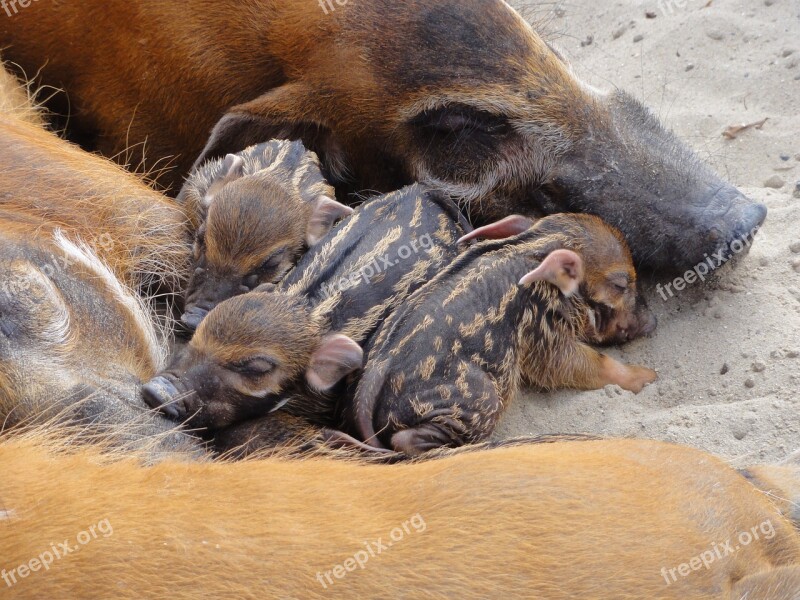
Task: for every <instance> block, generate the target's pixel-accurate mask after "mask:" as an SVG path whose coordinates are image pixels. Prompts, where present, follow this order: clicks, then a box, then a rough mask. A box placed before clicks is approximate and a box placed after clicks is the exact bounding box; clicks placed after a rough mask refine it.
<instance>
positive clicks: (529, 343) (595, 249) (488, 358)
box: [348, 215, 655, 454]
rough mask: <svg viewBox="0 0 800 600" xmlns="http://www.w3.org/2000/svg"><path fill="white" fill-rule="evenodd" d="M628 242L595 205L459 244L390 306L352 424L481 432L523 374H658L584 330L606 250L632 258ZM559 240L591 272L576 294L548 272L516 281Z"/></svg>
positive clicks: (395, 444)
mask: <svg viewBox="0 0 800 600" xmlns="http://www.w3.org/2000/svg"><path fill="white" fill-rule="evenodd" d="M623 244H624V242H622V241H621V239H620V238H619V234H618V232H615V231H613V230H612V229H611V228H609V227H608V226H606V225H605V224H604V223H603V222H602V221H601V220H600V219H597V218H596V217H588V216H583V215H555V216H551V217H546V218H544V219H542V220H540V221H539V222H537V223H536V224H535V225H534V226H533V227H532V228H531V229H530V230H528V231H527V232H525V233H523V234H521V235H518V236H516V237H514V238H510V239H509V240H503V241H492V242H484V243H482V244H480V245H478V246H476V247H474V248H472V249H471V250H469V251H467V252H466V253H464V254H462V255H461V256H460V257H459V258H458V259H457V260H456V261H455V262H454V263H453V264H451V265H450V266H449V267H448V268H447V269H445V270H443V271H442V272H441V273H439V274H438V275H437V277H436V278H434V279H433V280H432V281H431V282H430V283H428V284H427V285H425V286H424V287H423V288H422V289H420V290H419V291H417V292H416V293H415V294H414V295H412V296H411V297H410V298H409V300H408V301H407V302H406V303H405V304H404V305H403V306H401V307H399V308H398V310H396V311H395V312H394V313H392V315H391V316H390V317H389V318H388V319H387V320H386V321H385V323H384V324H383V325H382V327H381V328H380V330H379V332H378V334H377V335H376V337H375V338H374V340H372V341H371V342H370V344H369V345H368V347H367V361H368V362H367V366H366V368H365V371H364V375H363V377H362V378H361V380H360V382H359V383H358V387H357V391H356V393H355V400H354V402H353V404H352V406H350V407H349V410H348V417H349V422H350V426H351V428H352V433H354V435H356V437H358V438H359V439H361V440H364V441H366V442H367V443H370V444H372V445H374V446H375V447H378V448H392V449H394V450H401V451H406V452H410V453H412V454H413V453H419V452H422V451H427V450H430V449H432V448H436V447H438V446H442V445H444V446H452V445H461V444H464V443H474V442H480V441H482V440H484V439H486V438H487V437H488V436H489V435H490V434H491V433H492V431H493V429H494V427H495V425H496V423H497V420H498V418H499V416H500V415H501V414H502V412H503V410H504V409H505V407H506V405H507V403H508V402H509V401H510V400H511V398H512V397H513V395H514V394H515V392H516V390H517V389H518V388H519V387H520V386H521V384H523V383H526V384H530V385H534V386H538V387H541V388H545V389H554V388H559V387H572V388H578V389H593V388H598V387H602V386H603V385H605V384H607V383H619V384H621V385H625V384H626V383H631V382H627V381H623V379H622V378H620V379H619V380H617V381H612V380H611V379H612V378H613V377H614V376H615V375H616V374H617V373H616V369H620V370H621V372H622V373H626V374H628V373H629V372H628V370H629V369H631V370H633V372H634V373H636V374H637V375H638V376H639V377H645V378H650V377H653V376H654V375H655V374H654V373H653V372H652V371H649V370H645V369H642V370H641V371H639V368H637V367H625V366H624V365H619V364H616V363H614V362H613V361H611V359H610V358H609V357H607V356H604V355H602V354H600V353H599V352H597V351H596V350H594V349H592V348H591V347H589V346H588V345H586V344H585V343H584V342H583V339H584V335H585V332H586V330H587V329H589V328H590V323H589V321H590V319H591V317H592V314H593V311H592V310H590V308H589V306H590V301H592V300H593V298H594V297H595V296H597V295H598V294H600V293H601V292H602V290H601V289H600V288H602V287H603V281H604V278H603V277H602V273H604V272H605V271H606V270H607V269H608V268H609V267H610V266H612V265H610V264H609V260H610V259H608V257H612V256H616V257H619V256H622V257H627V258H626V259H625V260H627V261H628V266H629V268H630V269H631V270H632V264H630V256H629V255H628V254H627V253H626V252H625V251H624V247H623ZM560 249H568V250H571V251H573V252H576V253H577V254H578V255H579V256H582V257H583V260H584V263H585V269H586V275H585V280H584V282H583V283H582V284H581V287H580V293H579V294H578V295H577V296H573V297H566V296H565V295H564V294H562V293H561V292H560V291H559V289H558V288H557V287H555V286H554V285H551V284H550V283H548V282H543V281H540V282H537V283H534V284H533V285H531V286H521V285H520V284H519V281H520V278H521V277H522V276H524V275H525V274H526V273H528V272H530V271H531V270H532V269H534V268H536V267H537V266H538V265H540V264H541V263H542V261H544V260H545V258H546V257H548V256H549V255H550V254H551V253H552V252H554V251H556V250H560ZM596 288H597V289H596ZM629 389H631V388H629ZM639 389H641V388H639ZM633 391H638V389H633Z"/></svg>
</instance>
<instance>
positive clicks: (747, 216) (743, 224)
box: [730, 203, 767, 243]
mask: <svg viewBox="0 0 800 600" xmlns="http://www.w3.org/2000/svg"><path fill="white" fill-rule="evenodd" d="M766 218H767V207H766V206H764V205H763V204H759V203H753V204H750V205H748V206H746V207H745V208H744V209H743V210H742V211H741V213H740V215H739V218H738V222H737V224H736V225H735V226H734V229H733V236H732V237H731V239H730V243H733V242H735V241H737V240H739V241H743V242H746V241H749V240H750V239H751V238H752V237H753V236H754V235H755V234H756V232H757V231H758V229H759V228H760V227H761V226H762V225H763V224H764V221H765V220H766Z"/></svg>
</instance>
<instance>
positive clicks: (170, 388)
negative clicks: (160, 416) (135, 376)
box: [141, 376, 180, 420]
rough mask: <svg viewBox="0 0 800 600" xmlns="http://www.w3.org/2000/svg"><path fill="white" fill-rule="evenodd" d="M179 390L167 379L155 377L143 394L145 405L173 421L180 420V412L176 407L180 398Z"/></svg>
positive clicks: (143, 389)
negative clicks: (176, 402)
mask: <svg viewBox="0 0 800 600" xmlns="http://www.w3.org/2000/svg"><path fill="white" fill-rule="evenodd" d="M178 393H179V392H178V388H177V387H176V386H175V384H174V383H172V381H170V380H169V379H167V378H166V377H163V376H159V377H154V378H153V379H151V380H150V381H149V382H148V383H146V384H145V385H144V386H142V390H141V394H142V399H143V400H144V402H145V404H147V406H149V407H150V408H152V409H154V410H159V411H161V412H162V413H164V414H165V415H166V416H168V417H169V418H171V419H174V420H178V419H179V418H180V414H179V411H178V409H177V407H176V406H175V401H176V399H177V397H178Z"/></svg>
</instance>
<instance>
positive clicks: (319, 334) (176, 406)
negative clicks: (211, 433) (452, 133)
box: [151, 185, 469, 430]
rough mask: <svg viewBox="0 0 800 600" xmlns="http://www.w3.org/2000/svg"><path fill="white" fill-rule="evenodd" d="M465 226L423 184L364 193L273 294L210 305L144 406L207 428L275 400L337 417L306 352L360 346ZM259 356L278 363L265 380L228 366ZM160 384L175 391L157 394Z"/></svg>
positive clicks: (439, 262)
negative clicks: (312, 380)
mask: <svg viewBox="0 0 800 600" xmlns="http://www.w3.org/2000/svg"><path fill="white" fill-rule="evenodd" d="M468 231H469V226H468V225H467V224H466V222H465V221H464V219H463V217H462V216H461V214H460V213H459V211H458V208H457V207H456V205H455V204H454V203H452V202H451V201H450V200H449V199H447V198H446V197H444V196H442V195H441V194H439V193H437V192H435V191H433V190H430V189H428V188H426V187H424V186H419V185H415V186H411V187H409V188H405V189H403V190H400V191H398V192H395V193H393V194H389V195H387V196H383V197H379V198H375V199H373V200H370V201H368V202H367V203H365V204H364V205H362V206H361V207H359V208H358V209H357V210H356V212H355V213H354V214H353V215H352V216H350V217H348V218H347V219H345V220H344V221H343V222H342V223H341V224H340V225H339V226H338V227H336V228H335V229H334V230H333V231H331V232H330V233H329V234H328V236H327V237H326V238H324V239H323V240H322V241H321V242H320V243H319V244H317V245H316V246H315V247H314V248H312V249H311V251H310V252H308V253H307V254H306V255H305V256H304V257H303V258H302V259H301V261H300V263H299V264H298V266H297V268H296V269H295V270H294V271H292V273H290V274H289V275H288V276H287V277H286V278H284V280H283V281H282V282H281V283H280V284H279V286H277V288H274V287H270V289H272V290H273V291H272V292H270V293H265V292H263V291H261V290H257V292H256V293H253V294H245V295H244V296H242V297H241V298H242V300H240V299H236V298H234V299H231V300H228V301H226V302H223V303H222V304H220V305H219V306H218V307H217V308H216V309H214V310H213V311H211V313H210V314H209V315H208V317H207V319H206V321H204V322H203V323H201V325H200V328H199V329H198V331H197V334H196V335H195V337H194V338H193V339H192V341H191V342H190V343H189V345H188V346H187V348H186V349H185V350H184V351H182V352H180V353H179V354H178V355H177V356H176V357H175V358H174V360H173V361H172V364H171V365H170V367H169V368H168V369H167V370H166V371H165V372H164V373H162V374H161V375H160V376H159V377H160V378H161V379H160V385H159V394H158V396H157V397H155V398H152V399H151V400H152V403H151V406H154V407H158V406H161V407H163V408H164V410H167V411H169V410H175V413H174V414H173V417H174V418H178V419H179V420H185V419H188V424H189V425H191V426H193V427H208V428H210V429H212V430H217V429H219V428H221V427H224V426H230V425H234V424H235V423H237V422H240V421H242V420H246V419H248V418H252V417H253V416H255V415H254V414H253V413H257V412H258V411H259V410H260V411H261V413H262V414H264V413H267V412H268V411H269V410H271V409H274V408H275V407H278V406H283V405H284V403H286V404H285V406H284V410H287V411H289V412H290V413H291V414H293V415H295V416H300V417H303V418H306V419H309V420H310V421H311V422H313V423H315V424H317V425H321V426H332V425H336V424H338V418H337V409H336V402H335V401H334V400H333V399H332V397H331V396H330V395H329V394H327V393H326V394H319V393H317V392H315V391H314V388H313V386H312V387H309V385H308V381H307V379H306V377H305V376H304V375H307V373H308V371H307V370H308V368H309V357H313V356H314V355H315V353H316V352H317V350H318V349H319V348H320V344H322V343H323V342H324V340H325V339H326V338H329V337H330V336H331V335H333V334H336V335H339V336H343V337H344V338H345V339H348V340H349V341H350V342H351V343H353V344H354V345H356V346H363V345H364V344H365V343H366V341H367V340H368V339H369V338H370V336H371V335H372V334H373V333H374V332H375V331H376V330H377V328H378V327H379V326H380V324H381V323H382V322H383V321H384V320H385V319H386V318H387V316H388V315H389V314H390V313H391V311H392V310H394V309H395V308H396V307H397V306H400V305H401V304H402V303H403V302H404V301H405V299H406V298H408V297H409V296H410V295H411V294H412V293H413V292H414V291H415V290H417V289H418V288H419V287H421V286H422V285H423V284H424V283H425V282H427V281H429V280H430V279H432V278H433V277H434V276H435V275H436V273H438V272H439V271H441V270H442V269H444V268H445V267H446V266H447V265H448V264H449V263H450V262H451V261H452V260H453V259H454V258H455V257H456V255H457V253H458V246H457V240H458V239H459V238H460V237H462V236H463V235H464V233H466V232H468ZM244 299H246V300H244ZM258 307H261V308H258ZM287 311H290V313H287ZM278 332H280V333H278ZM309 340H310V341H309ZM293 348H304V351H303V353H292V352H290V350H291V349H293ZM258 356H270V357H272V360H273V363H275V364H276V365H277V366H276V368H275V370H274V371H273V372H272V373H270V375H269V383H270V384H269V385H266V384H263V383H262V384H259V385H257V386H256V387H253V386H250V384H248V382H247V381H243V380H242V379H241V377H240V376H239V375H238V374H236V373H234V371H235V370H236V368H237V365H241V364H244V363H247V362H248V361H252V360H253V359H254V358H255V357H258ZM361 366H362V363H361V360H360V357H359V362H358V365H357V368H360V367H361ZM209 374H211V375H209ZM164 379H166V380H167V383H166V384H165V383H164ZM215 381H218V382H221V383H214V382H215ZM264 381H266V379H265V380H264ZM154 383H155V380H154ZM168 387H172V388H174V393H169V394H164V393H162V392H163V391H164V390H165V389H166V388H168ZM256 388H257V391H256ZM265 390H268V392H269V393H267V394H265V393H264V392H265ZM324 391H325V392H329V391H330V392H332V393H333V394H332V395H333V397H336V396H337V395H338V394H337V390H333V389H331V390H327V389H326V390H324ZM259 407H260V408H259ZM265 418H269V417H265Z"/></svg>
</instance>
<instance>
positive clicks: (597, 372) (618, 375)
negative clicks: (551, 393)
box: [532, 342, 658, 394]
mask: <svg viewBox="0 0 800 600" xmlns="http://www.w3.org/2000/svg"><path fill="white" fill-rule="evenodd" d="M560 355H561V356H562V357H563V358H561V360H555V361H553V362H552V363H551V364H549V365H543V368H544V369H546V371H547V372H546V373H541V374H540V376H541V378H540V377H539V376H534V377H533V378H532V382H533V383H535V384H539V385H542V384H544V387H547V388H551V389H556V388H573V389H578V390H598V389H600V388H602V387H605V386H607V385H618V386H620V387H621V388H623V389H625V390H628V391H629V392H633V393H635V394H638V393H639V392H641V391H642V390H643V389H644V387H645V386H646V385H648V384H650V383H653V382H654V381H655V380H656V379H658V375H657V374H656V372H655V371H653V370H652V369H648V368H647V367H639V366H635V365H625V364H623V363H621V362H619V361H617V360H614V359H613V358H611V357H610V356H607V355H605V354H602V353H600V352H598V351H597V350H595V349H594V348H592V347H590V346H587V345H586V344H582V343H580V342H575V343H573V344H572V345H571V346H570V347H568V348H566V349H564V351H563V352H562V353H560Z"/></svg>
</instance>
